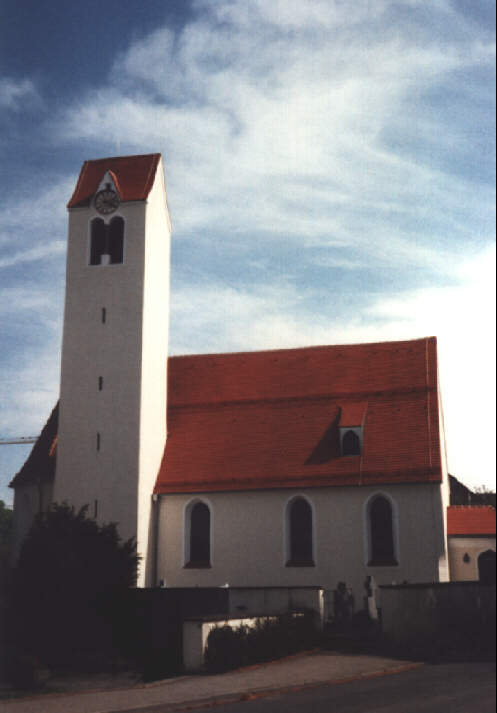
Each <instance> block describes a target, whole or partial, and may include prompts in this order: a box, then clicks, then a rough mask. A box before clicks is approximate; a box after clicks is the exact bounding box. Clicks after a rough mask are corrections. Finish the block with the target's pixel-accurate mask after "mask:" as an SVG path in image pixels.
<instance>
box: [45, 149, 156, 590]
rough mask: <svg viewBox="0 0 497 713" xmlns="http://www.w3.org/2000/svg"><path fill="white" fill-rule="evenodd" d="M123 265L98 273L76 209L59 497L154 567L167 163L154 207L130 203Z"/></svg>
mask: <svg viewBox="0 0 497 713" xmlns="http://www.w3.org/2000/svg"><path fill="white" fill-rule="evenodd" d="M115 216H119V217H122V218H123V220H124V259H123V262H122V264H112V265H90V264H89V262H90V260H89V254H90V232H89V231H90V222H91V220H92V219H93V218H95V217H101V216H100V215H99V213H98V212H97V211H96V209H95V207H94V205H93V201H92V203H91V205H90V206H89V207H73V208H70V209H69V236H68V251H67V274H66V301H65V313H64V333H63V346H62V368H61V387H60V414H59V430H58V445H57V467H56V475H55V483H54V493H53V497H54V500H55V501H56V502H63V501H67V502H69V503H71V504H73V505H75V506H76V507H80V506H82V505H85V504H88V505H89V507H90V511H89V514H90V515H91V516H96V519H97V520H98V521H99V522H101V523H104V522H116V523H118V528H119V533H120V535H121V537H122V538H124V539H127V538H128V537H131V536H136V538H137V547H138V551H139V553H140V554H141V555H142V557H143V560H142V567H141V575H140V583H141V584H143V583H145V582H146V580H147V576H148V575H149V572H150V571H151V564H150V562H149V557H148V554H149V553H148V542H149V527H150V509H151V495H152V491H153V488H154V483H155V478H156V476H157V472H158V469H159V466H160V461H161V458H162V454H163V452H164V444H165V439H166V433H167V428H166V397H167V369H166V364H167V346H168V319H169V316H168V315H169V252H170V221H169V214H168V209H167V202H166V193H165V186H164V174H163V166H162V160H160V161H159V164H158V167H157V170H156V174H155V180H154V183H153V186H152V189H151V191H150V193H149V195H148V199H147V200H141V201H127V202H122V203H120V205H119V208H118V209H117V210H116V211H115V212H114V213H112V215H110V216H109V219H110V218H113V217H115Z"/></svg>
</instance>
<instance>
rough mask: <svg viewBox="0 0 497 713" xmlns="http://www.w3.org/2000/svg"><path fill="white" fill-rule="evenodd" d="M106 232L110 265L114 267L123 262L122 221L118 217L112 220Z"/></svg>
mask: <svg viewBox="0 0 497 713" xmlns="http://www.w3.org/2000/svg"><path fill="white" fill-rule="evenodd" d="M108 230H109V255H110V264H111V265H116V264H119V263H121V262H122V261H123V247H124V220H123V219H122V218H119V217H118V216H116V217H114V218H112V220H111V221H110V223H109V228H108Z"/></svg>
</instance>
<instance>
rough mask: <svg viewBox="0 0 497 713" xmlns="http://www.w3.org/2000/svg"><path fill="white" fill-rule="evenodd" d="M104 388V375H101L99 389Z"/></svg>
mask: <svg viewBox="0 0 497 713" xmlns="http://www.w3.org/2000/svg"><path fill="white" fill-rule="evenodd" d="M103 388H104V377H103V376H99V377H98V390H99V391H102V389H103Z"/></svg>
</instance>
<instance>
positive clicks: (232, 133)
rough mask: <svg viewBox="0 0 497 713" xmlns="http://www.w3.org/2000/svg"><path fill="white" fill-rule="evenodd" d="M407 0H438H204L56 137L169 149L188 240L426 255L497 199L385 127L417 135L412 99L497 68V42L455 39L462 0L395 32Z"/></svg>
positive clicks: (130, 59)
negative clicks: (496, 57) (395, 14)
mask: <svg viewBox="0 0 497 713" xmlns="http://www.w3.org/2000/svg"><path fill="white" fill-rule="evenodd" d="M399 6H400V7H403V8H404V9H405V10H407V11H409V12H412V13H414V12H415V11H416V9H418V10H419V9H423V3H422V2H415V1H414V0H412V1H408V2H400V3H399V2H395V3H394V2H391V1H387V0H384V1H383V2H375V3H371V2H366V1H364V2H358V3H353V6H351V4H350V3H343V2H328V1H327V2H316V1H314V0H313V2H300V3H296V2H295V3H294V2H274V3H267V2H262V0H253V1H252V2H245V1H244V2H240V1H238V2H216V3H212V2H206V3H200V4H199V7H202V8H203V14H202V15H201V16H200V18H199V19H197V20H196V21H194V22H192V23H190V24H189V25H187V26H186V28H185V29H184V31H183V32H182V33H181V35H179V36H178V37H175V36H174V35H173V33H172V32H171V31H170V30H169V29H167V28H162V29H158V30H157V31H155V32H154V33H152V34H151V35H149V36H148V37H146V38H144V39H142V40H140V41H138V42H136V43H134V44H133V45H132V46H131V47H130V48H129V50H128V51H127V52H125V53H124V54H122V55H121V56H120V57H119V59H118V60H117V61H116V64H115V66H114V68H113V70H112V72H111V77H110V83H109V86H107V87H105V86H104V87H102V88H101V89H100V90H99V91H96V92H92V93H90V94H89V95H88V96H85V97H83V98H82V99H81V101H80V102H78V103H77V105H74V106H72V107H70V108H69V109H68V110H67V111H65V112H63V114H62V116H60V117H58V119H57V121H56V122H55V125H54V127H53V133H54V136H57V139H60V138H62V139H63V140H69V141H76V140H80V139H84V140H87V141H91V142H93V143H95V144H101V143H104V144H105V146H113V145H114V143H115V142H116V141H119V142H120V145H121V146H126V147H127V150H129V151H140V152H141V151H147V150H157V149H161V150H162V151H163V152H164V154H165V161H166V178H167V181H168V188H169V197H170V205H171V206H172V208H173V219H174V225H175V229H176V232H177V233H179V234H181V233H183V232H185V231H190V232H192V231H198V230H209V229H218V228H219V226H222V227H223V229H226V230H230V231H240V230H242V231H243V230H244V229H245V230H247V232H251V231H261V230H262V231H265V232H266V233H267V234H268V235H269V234H272V235H287V236H289V238H290V239H292V238H293V239H296V240H299V241H301V240H302V238H304V239H305V240H306V241H308V244H316V243H319V242H320V241H321V242H324V244H327V243H328V242H331V243H333V244H340V243H342V244H348V245H351V244H354V245H356V246H358V247H364V248H365V249H366V250H368V249H369V248H370V246H371V245H373V244H374V245H375V246H377V247H378V250H377V253H376V254H377V256H381V255H382V253H383V254H385V255H387V254H388V256H389V259H390V260H393V261H395V260H402V259H403V258H404V256H405V254H406V253H409V255H410V257H411V258H413V259H415V260H416V254H418V256H419V259H420V261H421V262H419V260H416V262H418V263H419V264H423V262H426V259H427V257H428V256H427V255H426V254H424V255H423V250H424V249H425V247H426V244H427V243H428V242H430V241H431V242H433V241H440V240H444V239H446V238H447V237H448V234H452V235H453V234H454V233H455V234H456V235H457V236H459V237H460V234H461V231H462V230H464V227H463V226H464V225H465V224H466V223H467V222H470V221H471V219H472V217H473V216H477V215H478V216H479V215H482V214H484V212H485V211H486V210H487V208H488V206H490V205H491V202H492V197H491V196H488V195H486V194H485V192H484V191H481V192H480V193H476V192H475V190H474V186H472V184H471V182H470V181H468V180H465V179H464V178H463V177H462V176H461V175H460V174H459V175H457V174H451V173H450V172H448V171H447V170H445V169H442V168H440V167H439V166H437V164H436V161H434V162H432V163H431V164H430V162H427V161H426V160H425V159H421V158H417V157H415V156H413V155H412V153H411V155H409V154H406V153H405V152H400V151H398V150H397V148H387V146H386V145H385V143H384V142H383V140H382V134H383V132H384V131H385V129H386V128H387V127H389V126H390V125H391V124H392V125H394V126H396V127H397V128H398V126H399V125H400V124H401V122H403V123H404V124H407V125H408V126H409V131H410V133H411V134H412V130H413V127H414V132H415V133H416V129H415V127H416V121H417V117H416V112H415V111H414V114H413V113H412V112H413V110H414V105H412V104H409V102H411V97H412V96H417V97H419V96H420V95H421V94H422V93H423V92H425V91H428V90H429V89H433V88H435V87H437V86H438V85H439V84H440V82H441V81H442V80H443V77H444V76H447V75H448V74H449V73H451V72H455V71H460V70H464V69H468V68H471V67H475V66H478V65H481V64H482V63H487V64H488V63H490V62H491V52H490V49H489V46H488V45H485V44H484V43H482V41H481V39H480V38H473V37H472V36H471V35H470V34H469V33H466V34H464V33H462V35H463V39H461V38H460V37H459V34H461V33H460V32H459V34H458V33H454V37H453V38H452V41H449V40H448V39H447V38H443V37H442V36H441V35H442V33H440V32H439V31H438V30H439V29H441V28H442V27H443V23H444V22H453V23H454V24H455V26H457V27H458V28H460V27H461V21H460V18H459V17H454V12H453V10H451V6H450V4H449V3H447V2H442V1H440V2H437V3H434V4H433V5H432V13H433V18H432V19H433V27H432V28H431V31H430V26H429V25H426V26H424V25H422V24H420V23H419V22H418V24H417V25H415V21H414V20H413V23H414V25H415V27H416V30H417V32H414V31H413V24H409V23H408V22H403V23H402V22H397V24H396V25H395V24H393V23H391V24H388V23H387V24H386V25H385V26H384V25H383V22H384V17H383V16H384V15H385V13H387V12H389V11H390V10H392V8H398V7H399ZM412 17H413V18H414V15H412ZM437 23H438V25H437ZM358 26H360V30H358ZM338 27H339V28H340V31H336V32H335V31H334V30H335V28H338ZM420 28H421V29H422V34H421V37H420V36H419V32H420V31H421V30H420ZM310 29H312V30H313V31H312V32H309V30H310ZM438 120H439V124H438V125H436V126H431V127H430V129H431V130H432V131H434V132H438V133H439V134H441V136H442V141H444V140H445V141H447V140H448V139H446V138H445V139H444V137H447V136H449V134H450V132H445V131H444V122H445V123H446V122H447V121H448V123H449V124H450V119H447V117H446V118H445V119H444V118H443V117H440V116H439V117H438ZM426 121H427V119H426V117H423V116H420V129H422V131H424V132H425V133H426V131H427V128H428V127H427V124H426ZM440 122H441V123H440ZM407 133H409V132H407ZM457 142H458V136H457V134H455V135H454V133H452V143H453V145H457ZM432 152H433V151H432ZM463 206H464V211H463V214H462V207H463ZM408 218H410V219H411V220H416V221H417V223H418V224H422V223H423V222H425V225H424V226H423V233H424V234H423V244H422V245H420V246H418V247H417V248H415V249H413V246H412V242H413V241H412V233H407V234H403V227H402V225H401V223H402V220H405V219H408ZM434 223H436V225H434ZM430 257H431V256H430ZM435 261H436V260H435ZM430 262H431V263H432V264H433V261H431V259H430ZM438 262H439V263H440V264H441V265H442V266H443V265H446V264H447V261H446V256H445V255H442V259H441V260H438Z"/></svg>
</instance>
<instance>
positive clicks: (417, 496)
mask: <svg viewBox="0 0 497 713" xmlns="http://www.w3.org/2000/svg"><path fill="white" fill-rule="evenodd" d="M377 493H383V494H386V495H387V496H388V497H390V498H391V500H392V502H393V504H394V511H395V512H394V520H395V522H396V530H397V533H396V539H397V549H398V566H396V567H369V566H368V565H367V561H368V554H367V549H368V533H367V523H366V508H367V503H368V500H369V499H370V498H371V497H372V496H373V495H375V494H377ZM296 495H304V496H305V497H306V498H307V499H308V501H309V502H310V504H311V506H312V508H313V512H314V539H315V565H316V566H315V567H300V568H299V567H286V566H285V563H286V559H285V550H286V537H287V533H286V525H285V511H286V506H287V503H288V501H289V500H290V499H292V498H293V497H294V496H296ZM199 497H200V498H201V499H202V500H203V501H204V502H206V503H207V504H208V505H209V507H210V510H211V545H212V546H211V564H212V566H211V568H209V569H188V568H185V546H184V538H185V510H186V508H187V506H188V504H189V502H190V501H191V500H192V499H195V498H199ZM444 543H445V538H444V531H443V513H442V496H441V488H440V486H439V485H397V486H393V485H391V486H384V487H382V486H379V487H377V488H376V487H371V486H367V487H354V488H341V487H337V488H315V489H307V490H302V491H300V490H299V491H297V490H272V491H266V492H259V491H253V492H244V493H209V494H208V495H207V496H205V497H204V496H200V495H198V496H194V495H168V496H163V497H162V498H161V502H160V516H159V536H158V565H157V568H158V571H157V577H158V579H159V580H160V579H161V580H163V582H164V584H165V586H166V587H195V586H202V587H208V586H223V585H224V584H226V583H228V584H229V585H230V587H251V586H257V587H272V586H280V587H281V586H283V587H305V586H314V587H324V588H325V589H327V590H333V589H335V588H336V586H337V583H338V582H340V581H345V582H346V583H347V584H348V585H349V586H351V587H352V589H353V592H354V596H355V599H356V609H357V608H362V606H363V595H364V580H365V578H366V576H367V575H373V576H374V578H375V580H376V582H377V583H378V584H391V583H392V582H403V581H405V580H407V581H409V582H423V581H424V582H426V581H438V579H439V563H440V559H441V558H443V557H445V545H444Z"/></svg>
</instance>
